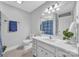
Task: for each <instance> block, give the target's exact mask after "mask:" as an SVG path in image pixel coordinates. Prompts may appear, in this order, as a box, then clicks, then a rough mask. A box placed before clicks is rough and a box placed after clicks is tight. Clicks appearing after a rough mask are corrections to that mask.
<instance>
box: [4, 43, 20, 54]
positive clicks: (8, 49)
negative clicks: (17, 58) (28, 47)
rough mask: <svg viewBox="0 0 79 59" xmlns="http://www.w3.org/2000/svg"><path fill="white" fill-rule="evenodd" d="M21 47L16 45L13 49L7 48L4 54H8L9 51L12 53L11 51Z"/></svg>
mask: <svg viewBox="0 0 79 59" xmlns="http://www.w3.org/2000/svg"><path fill="white" fill-rule="evenodd" d="M19 46H20V45H16V46H12V47H10V48H7V49H6V50H5V52H4V53H3V54H5V53H6V52H8V51H11V50H14V49H16V48H18V47H19Z"/></svg>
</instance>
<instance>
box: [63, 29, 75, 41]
mask: <svg viewBox="0 0 79 59" xmlns="http://www.w3.org/2000/svg"><path fill="white" fill-rule="evenodd" d="M63 35H64V37H63V40H66V41H69V40H71V38H72V37H73V36H74V33H73V32H70V31H69V29H68V28H67V29H66V30H64V31H63Z"/></svg>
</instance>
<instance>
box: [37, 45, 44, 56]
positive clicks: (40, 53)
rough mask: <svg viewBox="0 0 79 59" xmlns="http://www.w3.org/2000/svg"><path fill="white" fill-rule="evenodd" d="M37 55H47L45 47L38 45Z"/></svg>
mask: <svg viewBox="0 0 79 59" xmlns="http://www.w3.org/2000/svg"><path fill="white" fill-rule="evenodd" d="M37 56H38V57H44V56H45V55H44V49H43V48H41V47H39V46H38V47H37Z"/></svg>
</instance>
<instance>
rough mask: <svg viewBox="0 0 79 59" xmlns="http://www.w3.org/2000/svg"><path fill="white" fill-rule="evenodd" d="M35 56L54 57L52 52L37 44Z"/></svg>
mask: <svg viewBox="0 0 79 59" xmlns="http://www.w3.org/2000/svg"><path fill="white" fill-rule="evenodd" d="M37 56H38V57H55V55H54V53H51V52H50V51H48V50H46V49H44V48H42V47H39V46H38V47H37Z"/></svg>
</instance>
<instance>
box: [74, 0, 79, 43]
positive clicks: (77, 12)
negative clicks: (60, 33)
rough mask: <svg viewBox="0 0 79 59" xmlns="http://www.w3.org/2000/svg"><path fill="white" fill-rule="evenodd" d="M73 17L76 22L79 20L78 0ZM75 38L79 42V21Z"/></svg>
mask: <svg viewBox="0 0 79 59" xmlns="http://www.w3.org/2000/svg"><path fill="white" fill-rule="evenodd" d="M75 19H76V21H77V22H79V1H77V2H76V11H75ZM76 34H77V38H76V39H77V40H78V42H79V23H78V26H77V32H76Z"/></svg>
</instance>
